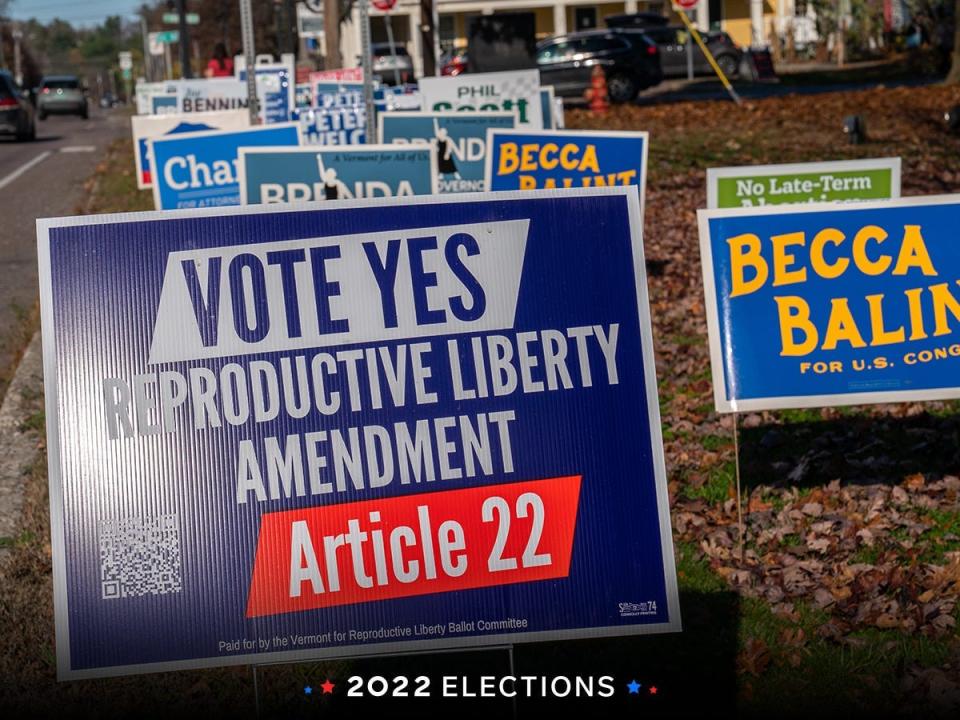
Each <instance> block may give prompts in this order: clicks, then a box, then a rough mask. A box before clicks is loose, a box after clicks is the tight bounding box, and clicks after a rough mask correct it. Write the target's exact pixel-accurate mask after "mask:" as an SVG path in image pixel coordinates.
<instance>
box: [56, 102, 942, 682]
mask: <svg viewBox="0 0 960 720" xmlns="http://www.w3.org/2000/svg"><path fill="white" fill-rule="evenodd" d="M448 110H449V109H448ZM380 118H381V122H380V125H379V127H378V132H380V133H381V134H382V137H383V139H384V143H383V144H381V145H353V146H351V145H343V146H329V147H328V146H313V147H302V146H300V145H299V137H300V130H299V127H298V126H297V125H296V124H290V123H275V124H267V125H262V126H261V125H258V126H254V127H249V126H242V127H237V128H232V129H224V128H221V129H217V130H214V131H203V132H201V133H183V134H180V133H175V134H172V135H167V134H163V133H161V134H160V135H158V136H151V137H149V139H148V140H147V144H148V147H149V148H150V151H149V159H150V161H151V163H152V166H151V167H152V168H155V172H153V173H152V177H151V180H152V183H153V191H154V193H155V196H156V197H157V198H158V207H159V208H161V209H162V210H161V211H158V212H152V213H141V214H134V215H107V216H99V217H98V216H93V217H77V218H62V219H56V220H43V221H40V222H39V224H38V248H39V265H40V269H41V310H42V319H43V333H44V337H43V340H44V343H43V345H44V373H45V387H46V391H47V394H46V401H47V421H48V452H49V460H50V482H51V492H50V498H51V518H52V548H53V565H54V589H55V607H56V626H57V659H58V672H59V674H60V677H62V678H83V677H97V676H105V675H117V674H125V673H136V672H148V671H156V670H172V669H180V668H191V667H207V666H214V665H230V664H241V663H242V664H249V663H266V662H277V661H291V660H307V659H314V658H325V657H348V656H360V655H370V654H383V653H392V652H407V651H422V650H432V649H443V648H458V647H459V648H465V647H477V646H482V645H502V644H509V643H517V642H526V641H536V640H548V639H552V640H557V639H567V638H588V637H603V636H615V635H629V634H642V633H651V632H667V631H677V630H679V629H680V607H679V599H678V593H677V581H676V572H675V568H674V558H673V550H672V538H671V531H670V514H669V507H668V494H667V483H666V471H665V463H664V454H663V444H662V439H661V420H660V415H659V399H658V395H657V380H656V375H655V363H654V352H653V348H654V346H653V331H652V323H651V318H650V309H649V302H648V297H647V281H646V274H645V268H646V265H645V260H644V243H643V205H642V196H643V189H644V185H645V176H646V164H647V145H648V138H647V135H646V134H645V133H639V132H638V133H612V132H609V133H608V132H603V133H593V132H569V131H548V130H542V129H528V128H523V127H519V126H518V125H517V123H516V119H517V115H516V112H515V111H508V112H506V113H504V111H503V110H502V109H501V110H491V109H489V108H485V109H476V108H472V109H469V110H467V109H464V110H461V111H458V112H453V113H451V112H448V111H433V110H429V111H420V112H417V113H407V112H384V113H382V114H381V115H380ZM457 121H462V123H460V122H457ZM495 122H506V125H505V126H503V127H491V126H490V123H495ZM394 123H396V128H394V127H393V126H394ZM474 124H476V125H479V126H481V127H482V128H483V132H482V135H481V134H479V133H480V131H479V130H475V129H474V130H465V129H463V128H462V127H461V125H463V126H466V127H467V128H469V127H471V126H472V125H474ZM440 131H443V132H442V133H441V132H440ZM391 132H396V133H397V134H396V135H390V134H389V133H391ZM467 132H476V133H477V134H476V135H475V136H471V135H461V133H467ZM464 137H467V138H469V137H476V138H477V139H478V140H479V139H480V138H481V137H482V138H483V148H482V149H480V147H479V146H478V145H474V147H475V148H476V150H477V151H478V152H480V153H482V155H483V157H482V163H480V165H479V166H477V167H474V166H473V165H471V163H478V162H480V160H481V158H479V157H476V154H477V153H473V152H472V151H471V150H470V148H471V144H470V143H469V142H464V143H463V148H462V149H461V148H459V147H458V148H457V152H454V151H453V149H452V147H457V144H458V143H460V142H461V140H462V139H463V138H464ZM400 138H402V139H403V140H405V142H399V141H398V139H400ZM445 142H446V143H447V145H446V147H445V146H444V143H445ZM258 143H259V144H258ZM214 147H215V148H216V149H212V150H207V149H204V148H214ZM479 167H482V168H483V170H482V171H481V170H479V169H478V168H479ZM472 173H474V174H472ZM457 175H459V177H457ZM218 178H219V179H222V180H223V183H221V185H220V187H221V188H229V189H221V190H219V191H218V192H219V195H216V194H214V195H211V194H210V191H211V188H212V187H215V186H216V180H217V179H218ZM478 178H479V179H482V180H483V181H485V185H484V187H486V188H487V189H488V190H490V191H491V192H482V193H481V192H452V191H454V190H458V189H463V188H464V187H471V189H477V188H474V187H473V186H469V185H459V186H455V187H446V188H445V186H444V183H445V182H449V183H453V182H454V181H458V182H460V183H469V182H471V180H476V179H478ZM601 178H602V180H601ZM401 181H403V182H406V183H407V184H408V186H409V187H408V188H407V187H406V186H405V187H404V189H403V190H402V191H401V190H400V183H401ZM374 183H382V186H377V185H375V184H374ZM383 186H387V189H384V187H383ZM524 188H525V189H524ZM508 189H512V190H510V191H507V190H508ZM388 190H389V192H388ZM445 191H446V192H445ZM168 192H170V193H173V194H171V195H169V197H168V195H167V193H168ZM899 193H900V161H899V159H880V160H868V161H854V162H838V163H814V164H803V165H791V166H765V167H760V166H758V167H744V168H723V169H715V170H711V171H709V172H708V192H707V199H708V203H709V204H710V206H711V207H710V208H709V209H705V210H702V211H700V248H701V261H702V267H703V273H704V287H705V294H706V295H705V296H706V307H707V318H708V324H709V331H710V349H711V359H712V365H713V373H714V388H715V394H716V404H717V408H718V409H719V410H720V411H740V410H750V409H761V408H776V407H797V406H804V405H813V404H827V403H853V402H873V401H898V400H905V399H928V398H945V397H960V387H958V383H957V382H956V377H957V373H956V369H955V368H956V363H957V362H958V361H960V339H958V334H960V288H958V283H960V247H958V245H957V243H956V242H955V237H954V235H955V232H956V231H955V228H956V226H957V221H958V220H960V199H958V198H956V197H940V198H923V199H914V200H900V199H898V198H899ZM371 196H373V197H371ZM291 200H296V201H300V200H311V201H312V202H297V203H291V202H289V201H291ZM334 201H335V202H334ZM238 203H243V204H242V205H241V204H238ZM178 206H179V207H180V208H181V209H172V210H166V209H164V208H167V207H178ZM653 231H654V232H656V229H655V228H654V229H653ZM955 265H956V267H957V269H956V270H955V269H954V266H955ZM105 277H109V278H110V279H111V282H110V283H107V284H105V283H104V282H103V279H104V278H105Z"/></svg>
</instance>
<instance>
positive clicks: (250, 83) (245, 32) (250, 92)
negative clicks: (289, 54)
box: [240, 0, 260, 125]
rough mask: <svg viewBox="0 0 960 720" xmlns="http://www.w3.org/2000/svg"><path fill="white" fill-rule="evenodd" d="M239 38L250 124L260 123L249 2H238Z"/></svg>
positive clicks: (254, 50) (255, 54)
mask: <svg viewBox="0 0 960 720" xmlns="http://www.w3.org/2000/svg"><path fill="white" fill-rule="evenodd" d="M240 36H241V39H242V40H243V60H244V62H245V63H246V68H247V109H248V110H249V111H250V124H251V125H258V124H259V123H260V110H259V108H258V107H257V65H256V57H257V51H256V49H255V48H254V46H253V10H252V9H251V8H250V0H240Z"/></svg>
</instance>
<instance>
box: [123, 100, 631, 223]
mask: <svg viewBox="0 0 960 720" xmlns="http://www.w3.org/2000/svg"><path fill="white" fill-rule="evenodd" d="M514 119H515V116H514V115H513V114H511V113H502V112H477V113H472V112H459V113H424V112H391V113H383V114H381V115H380V116H379V118H378V120H379V135H380V137H381V140H382V142H381V144H364V145H349V146H347V145H329V146H302V145H300V139H301V136H300V128H299V126H298V125H297V124H296V123H279V124H275V125H259V126H254V127H243V128H239V129H236V130H215V131H204V132H183V133H176V134H170V135H165V136H162V137H159V138H156V139H151V138H149V135H146V136H145V135H143V134H140V132H141V131H142V130H143V128H148V129H149V128H151V127H158V126H162V125H164V124H166V123H167V122H169V120H168V119H167V118H165V117H160V118H150V117H147V118H144V119H142V120H141V119H139V118H134V119H133V123H134V134H135V137H136V138H137V141H138V143H140V142H143V144H144V145H145V146H146V150H145V151H144V153H143V158H144V159H146V158H149V163H150V165H149V167H150V169H149V170H146V171H145V170H143V166H142V165H141V167H140V169H139V170H138V173H139V176H140V177H141V179H142V181H143V184H144V185H146V184H147V182H146V181H147V180H149V181H150V183H149V184H150V187H152V189H153V196H154V202H155V204H156V207H157V209H158V210H180V209H187V208H203V207H214V206H216V207H222V206H225V205H238V204H243V205H246V204H259V203H277V202H298V201H317V200H336V199H353V198H365V197H409V196H413V195H432V194H437V193H456V192H482V191H485V190H532V189H537V188H547V189H549V188H558V187H559V188H572V187H604V186H615V185H638V184H642V180H643V172H642V169H643V166H644V163H645V155H646V151H647V145H648V143H647V136H646V133H630V132H591V133H585V132H577V131H565V130H539V131H523V130H518V129H514ZM174 122H176V121H174ZM144 137H146V139H143V138H144ZM142 162H143V161H142ZM154 168H155V171H154V170H153V169H154Z"/></svg>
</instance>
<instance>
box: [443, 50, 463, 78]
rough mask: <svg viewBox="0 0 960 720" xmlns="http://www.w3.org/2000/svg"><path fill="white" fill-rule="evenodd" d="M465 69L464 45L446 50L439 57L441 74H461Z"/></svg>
mask: <svg viewBox="0 0 960 720" xmlns="http://www.w3.org/2000/svg"><path fill="white" fill-rule="evenodd" d="M466 71H467V49H466V48H465V47H459V48H453V49H452V50H447V52H445V53H444V54H443V55H442V56H441V57H440V74H441V75H450V76H454V75H461V74H463V73H465V72H466Z"/></svg>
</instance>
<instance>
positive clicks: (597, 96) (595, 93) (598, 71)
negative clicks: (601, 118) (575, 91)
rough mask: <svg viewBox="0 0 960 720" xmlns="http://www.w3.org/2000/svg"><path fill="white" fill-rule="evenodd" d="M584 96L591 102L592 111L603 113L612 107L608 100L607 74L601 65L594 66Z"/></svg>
mask: <svg viewBox="0 0 960 720" xmlns="http://www.w3.org/2000/svg"><path fill="white" fill-rule="evenodd" d="M583 97H584V98H586V100H587V102H589V103H590V110H591V111H592V112H595V113H597V114H602V113H605V112H606V111H607V110H609V109H610V103H609V102H607V76H606V73H604V72H603V68H602V67H600V66H599V65H594V66H593V72H592V73H591V74H590V87H589V88H587V90H586V92H584V93H583Z"/></svg>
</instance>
